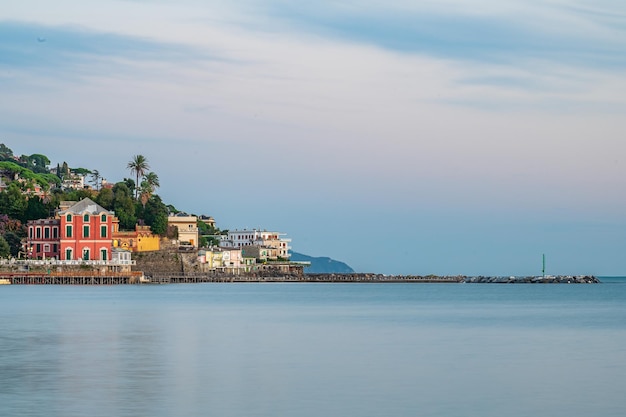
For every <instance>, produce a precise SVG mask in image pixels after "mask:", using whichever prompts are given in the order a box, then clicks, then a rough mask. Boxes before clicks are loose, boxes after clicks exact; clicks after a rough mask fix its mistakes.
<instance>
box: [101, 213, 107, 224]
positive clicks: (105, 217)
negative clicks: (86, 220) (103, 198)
mask: <svg viewBox="0 0 626 417" xmlns="http://www.w3.org/2000/svg"><path fill="white" fill-rule="evenodd" d="M100 221H101V222H102V223H106V221H107V215H106V214H103V215H102V216H100Z"/></svg>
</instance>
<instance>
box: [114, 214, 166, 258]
mask: <svg viewBox="0 0 626 417" xmlns="http://www.w3.org/2000/svg"><path fill="white" fill-rule="evenodd" d="M111 238H112V239H113V247H114V248H120V249H128V250H130V251H131V252H149V251H157V250H159V249H160V247H161V245H160V242H161V239H160V238H159V236H158V235H155V234H153V233H152V231H151V230H150V226H140V225H137V226H135V230H134V231H124V232H123V231H120V230H119V223H118V222H116V221H114V222H113V233H112V234H111Z"/></svg>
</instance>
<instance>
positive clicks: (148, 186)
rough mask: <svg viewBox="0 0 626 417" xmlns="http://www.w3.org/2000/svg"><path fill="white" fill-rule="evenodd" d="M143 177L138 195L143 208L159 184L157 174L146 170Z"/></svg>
mask: <svg viewBox="0 0 626 417" xmlns="http://www.w3.org/2000/svg"><path fill="white" fill-rule="evenodd" d="M143 178H144V180H143V181H141V188H140V197H141V204H142V205H143V207H144V208H145V207H146V203H147V202H148V200H149V199H150V197H151V196H152V194H153V193H154V191H155V190H156V189H157V188H159V186H160V185H161V184H159V177H158V175H157V174H155V173H154V172H148V173H147V174H146V176H145V177H143Z"/></svg>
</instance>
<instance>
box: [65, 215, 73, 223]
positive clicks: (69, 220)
mask: <svg viewBox="0 0 626 417" xmlns="http://www.w3.org/2000/svg"><path fill="white" fill-rule="evenodd" d="M65 220H67V221H68V222H71V221H72V215H71V214H68V215H67V216H66V217H65Z"/></svg>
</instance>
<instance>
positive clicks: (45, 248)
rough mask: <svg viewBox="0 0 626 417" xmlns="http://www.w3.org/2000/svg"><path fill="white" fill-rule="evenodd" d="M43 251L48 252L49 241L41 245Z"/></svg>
mask: <svg viewBox="0 0 626 417" xmlns="http://www.w3.org/2000/svg"><path fill="white" fill-rule="evenodd" d="M43 251H44V252H46V253H47V252H50V244H49V243H46V244H45V245H43Z"/></svg>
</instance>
